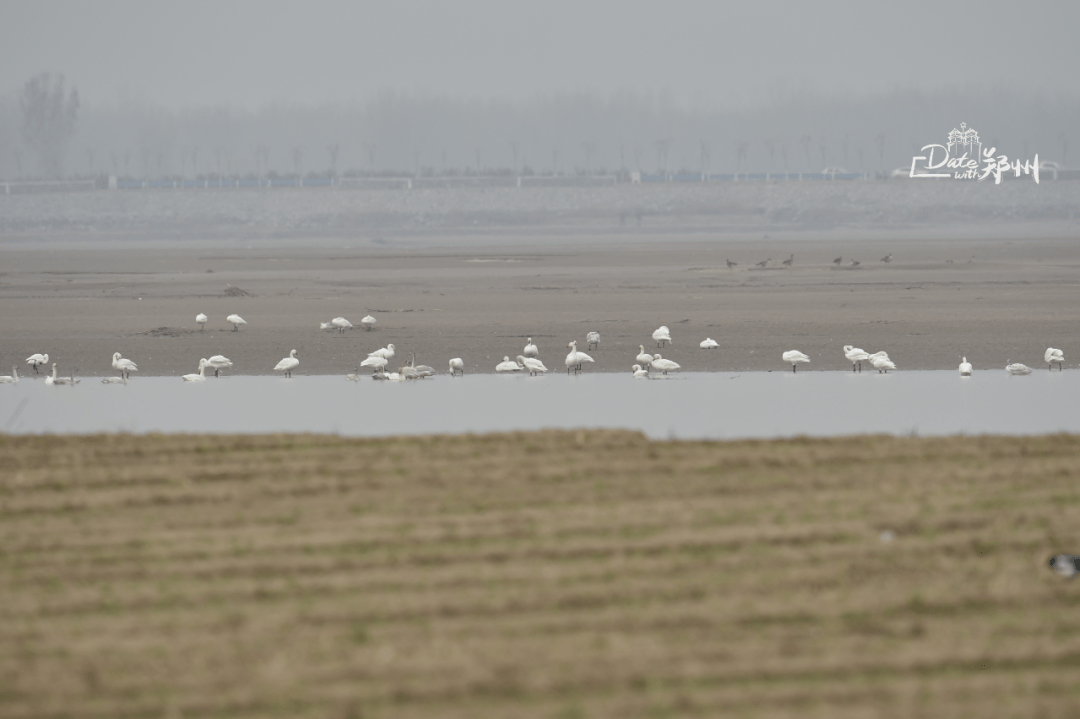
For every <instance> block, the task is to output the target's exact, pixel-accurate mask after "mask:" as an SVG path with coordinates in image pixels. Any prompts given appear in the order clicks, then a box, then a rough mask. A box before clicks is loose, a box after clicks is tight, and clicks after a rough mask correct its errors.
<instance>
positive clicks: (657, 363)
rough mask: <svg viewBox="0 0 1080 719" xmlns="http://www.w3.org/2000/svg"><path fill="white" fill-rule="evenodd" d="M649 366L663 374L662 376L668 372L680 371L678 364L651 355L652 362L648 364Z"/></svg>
mask: <svg viewBox="0 0 1080 719" xmlns="http://www.w3.org/2000/svg"><path fill="white" fill-rule="evenodd" d="M649 366H650V367H652V368H653V369H654V370H656V371H657V372H663V373H664V374H667V373H668V372H674V371H675V370H677V369H682V368H681V367H680V366H679V365H678V363H676V362H672V361H671V360H669V359H664V358H663V357H661V356H660V355H658V354H657V355H653V358H652V362H650V363H649Z"/></svg>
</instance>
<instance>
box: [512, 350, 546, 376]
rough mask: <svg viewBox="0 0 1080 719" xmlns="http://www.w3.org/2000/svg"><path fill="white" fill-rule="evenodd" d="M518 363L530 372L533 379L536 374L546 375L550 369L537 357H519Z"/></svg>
mask: <svg viewBox="0 0 1080 719" xmlns="http://www.w3.org/2000/svg"><path fill="white" fill-rule="evenodd" d="M517 361H518V363H520V364H521V366H522V367H524V368H525V369H527V370H529V376H530V377H532V376H533V375H534V374H544V373H545V372H547V371H548V368H547V367H545V366H544V363H543V362H541V361H540V360H539V359H537V358H536V357H525V356H523V355H518V357H517Z"/></svg>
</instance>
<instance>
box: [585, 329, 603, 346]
mask: <svg viewBox="0 0 1080 719" xmlns="http://www.w3.org/2000/svg"><path fill="white" fill-rule="evenodd" d="M585 341H586V342H588V343H589V349H591V350H592V349H600V333H599V332H590V333H589V334H587V335H585ZM594 345H595V346H594Z"/></svg>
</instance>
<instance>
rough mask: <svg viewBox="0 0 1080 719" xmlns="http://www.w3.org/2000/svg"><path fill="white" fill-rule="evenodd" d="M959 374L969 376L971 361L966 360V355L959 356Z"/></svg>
mask: <svg viewBox="0 0 1080 719" xmlns="http://www.w3.org/2000/svg"><path fill="white" fill-rule="evenodd" d="M960 376H961V377H970V376H971V363H970V362H968V361H967V357H961V358H960Z"/></svg>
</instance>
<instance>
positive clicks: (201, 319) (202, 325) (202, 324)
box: [195, 312, 210, 331]
mask: <svg viewBox="0 0 1080 719" xmlns="http://www.w3.org/2000/svg"><path fill="white" fill-rule="evenodd" d="M209 319H210V318H209V317H207V316H206V315H204V314H203V313H202V312H200V313H199V314H197V315H195V322H197V323H198V325H199V330H200V331H202V330H204V329H206V323H207V321H208V320H209Z"/></svg>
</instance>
